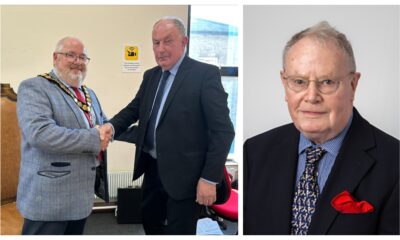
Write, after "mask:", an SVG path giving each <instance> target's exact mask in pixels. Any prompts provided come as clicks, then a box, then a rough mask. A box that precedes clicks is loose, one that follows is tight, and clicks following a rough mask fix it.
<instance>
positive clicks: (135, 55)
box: [125, 46, 139, 61]
mask: <svg viewBox="0 0 400 240" xmlns="http://www.w3.org/2000/svg"><path fill="white" fill-rule="evenodd" d="M125 60H127V61H137V60H139V47H138V46H125Z"/></svg>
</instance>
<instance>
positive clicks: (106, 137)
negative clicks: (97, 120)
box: [96, 123, 113, 151]
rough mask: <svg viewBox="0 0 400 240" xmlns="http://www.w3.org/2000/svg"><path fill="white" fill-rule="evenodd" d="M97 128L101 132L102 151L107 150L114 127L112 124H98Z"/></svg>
mask: <svg viewBox="0 0 400 240" xmlns="http://www.w3.org/2000/svg"><path fill="white" fill-rule="evenodd" d="M96 129H97V130H98V131H99V134H100V144H101V151H105V150H106V149H107V146H108V143H109V142H110V141H111V139H112V135H113V129H112V127H111V126H110V124H107V123H106V124H104V125H101V126H99V125H96Z"/></svg>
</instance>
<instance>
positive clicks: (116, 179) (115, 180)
mask: <svg viewBox="0 0 400 240" xmlns="http://www.w3.org/2000/svg"><path fill="white" fill-rule="evenodd" d="M132 176H133V172H132V171H120V172H110V173H108V192H109V195H110V199H112V198H117V192H118V188H127V187H134V188H136V187H141V186H142V182H143V176H141V177H140V178H138V179H136V180H135V181H132ZM95 198H98V197H97V196H95Z"/></svg>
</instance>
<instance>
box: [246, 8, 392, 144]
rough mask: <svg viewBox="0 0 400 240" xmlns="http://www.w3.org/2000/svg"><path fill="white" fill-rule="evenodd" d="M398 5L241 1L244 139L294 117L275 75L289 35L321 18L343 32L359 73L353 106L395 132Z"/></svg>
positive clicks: (372, 121)
mask: <svg viewBox="0 0 400 240" xmlns="http://www.w3.org/2000/svg"><path fill="white" fill-rule="evenodd" d="M399 9H400V8H399V6H244V20H243V27H244V35H243V39H244V40H243V41H244V47H243V51H244V60H243V62H244V63H243V65H244V70H243V74H244V75H243V86H244V90H243V91H244V92H243V109H244V110H243V112H244V113H243V115H244V121H243V122H244V123H243V124H244V129H243V135H244V140H245V139H247V138H249V137H252V136H254V135H257V134H259V133H262V132H265V131H267V130H270V129H272V128H275V127H278V126H281V125H283V124H286V123H289V122H292V121H291V118H290V116H289V113H288V110H287V105H286V102H285V100H284V89H283V86H282V85H281V82H280V78H279V71H280V70H281V69H282V50H283V48H284V46H285V44H286V42H287V41H288V40H289V39H290V38H291V36H292V35H293V34H295V33H297V32H299V31H300V30H303V29H305V28H307V27H310V26H312V25H314V24H316V23H318V22H320V21H322V20H327V21H328V22H329V23H330V24H331V25H332V26H334V27H336V28H337V29H338V30H339V31H341V32H343V33H345V34H346V36H347V38H348V39H349V40H350V42H351V43H352V45H353V50H354V53H355V58H356V64H357V71H359V72H361V74H362V75H361V79H360V81H359V83H358V88H357V91H356V99H355V103H354V106H355V107H356V108H357V109H358V110H359V112H360V113H361V115H362V116H363V117H364V118H366V119H367V120H368V121H369V122H370V123H372V124H373V125H375V126H376V127H378V128H380V129H381V130H383V131H385V132H387V133H389V134H390V135H392V136H395V137H397V138H399V135H400V134H399V80H400V77H399V66H400V64H399V25H400V24H399Z"/></svg>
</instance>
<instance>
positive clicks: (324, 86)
mask: <svg viewBox="0 0 400 240" xmlns="http://www.w3.org/2000/svg"><path fill="white" fill-rule="evenodd" d="M351 74H354V72H350V73H348V74H346V75H345V76H343V77H340V78H338V79H336V80H332V79H321V80H308V79H302V78H301V77H291V76H285V77H283V79H285V80H286V82H287V86H288V87H289V88H290V89H291V90H293V91H295V92H302V91H304V90H306V89H307V88H308V86H309V85H310V82H315V85H316V87H317V90H318V91H319V92H320V93H322V94H332V93H334V92H336V90H337V89H338V88H339V85H340V82H341V81H342V80H343V78H345V77H348V76H349V75H351Z"/></svg>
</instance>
